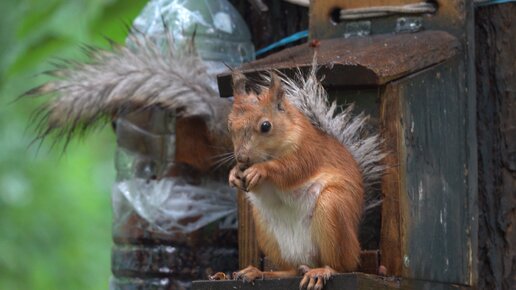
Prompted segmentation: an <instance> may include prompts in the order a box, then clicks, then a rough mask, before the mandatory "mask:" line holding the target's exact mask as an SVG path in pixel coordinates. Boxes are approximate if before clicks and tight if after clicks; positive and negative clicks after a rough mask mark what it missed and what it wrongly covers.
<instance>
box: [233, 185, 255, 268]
mask: <svg viewBox="0 0 516 290" xmlns="http://www.w3.org/2000/svg"><path fill="white" fill-rule="evenodd" d="M260 258H261V252H260V249H259V248H258V237H257V236H256V229H255V225H254V221H253V213H252V208H251V204H250V203H249V201H248V200H247V198H246V197H245V193H244V192H242V191H241V190H239V191H238V265H239V267H240V269H243V268H245V267H247V266H249V265H253V266H255V267H258V268H261V267H262V263H261V259H260ZM234 270H237V269H234Z"/></svg>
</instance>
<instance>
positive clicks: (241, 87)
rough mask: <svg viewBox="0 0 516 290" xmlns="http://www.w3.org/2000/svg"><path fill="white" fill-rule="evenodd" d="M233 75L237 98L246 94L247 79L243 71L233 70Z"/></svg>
mask: <svg viewBox="0 0 516 290" xmlns="http://www.w3.org/2000/svg"><path fill="white" fill-rule="evenodd" d="M231 76H232V78H233V96H235V98H236V97H237V96H242V95H246V94H247V91H246V89H245V86H246V82H247V79H246V77H245V75H244V74H243V73H242V72H239V71H233V74H232V75H231Z"/></svg>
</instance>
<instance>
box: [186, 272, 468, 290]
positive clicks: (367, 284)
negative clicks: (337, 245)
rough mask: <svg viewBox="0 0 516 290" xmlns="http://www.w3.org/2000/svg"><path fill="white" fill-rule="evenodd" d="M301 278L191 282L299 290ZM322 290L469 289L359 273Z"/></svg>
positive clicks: (202, 287)
mask: <svg viewBox="0 0 516 290" xmlns="http://www.w3.org/2000/svg"><path fill="white" fill-rule="evenodd" d="M300 280H301V278H289V279H271V280H258V281H255V282H254V283H244V282H242V281H194V282H193V285H192V286H193V287H192V290H255V289H268V290H290V289H292V290H299V282H300ZM324 289H325V290H379V289H385V290H391V289H392V290H394V289H398V290H400V289H401V290H405V289H406V290H409V289H410V290H413V289H432V290H448V289H449V290H462V289H470V288H469V287H467V286H463V285H458V284H442V283H435V282H428V281H418V280H410V279H398V278H390V277H387V278H383V277H378V276H374V275H367V274H361V273H350V274H339V275H337V276H335V277H333V278H332V279H330V280H329V281H328V282H327V284H326V286H325V287H324Z"/></svg>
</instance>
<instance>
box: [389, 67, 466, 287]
mask: <svg viewBox="0 0 516 290" xmlns="http://www.w3.org/2000/svg"><path fill="white" fill-rule="evenodd" d="M463 67H464V66H463V62H462V60H461V58H460V57H457V58H455V59H453V60H450V61H449V62H446V63H444V64H441V65H439V66H438V67H434V68H431V69H428V70H426V71H423V72H420V73H418V74H415V75H411V76H409V77H407V78H405V79H403V80H400V81H399V84H398V85H399V96H400V99H401V104H402V110H401V112H402V114H401V120H400V122H401V128H402V130H403V133H402V134H403V135H402V136H403V137H404V138H403V141H402V142H403V147H404V150H406V151H405V158H406V161H405V162H406V163H405V164H404V165H403V166H405V170H404V172H402V174H404V176H403V175H402V176H401V178H400V180H401V181H402V182H403V183H402V196H401V199H404V200H403V201H400V202H406V203H407V204H408V208H407V209H408V213H406V214H407V219H406V220H405V221H404V222H405V223H406V227H407V229H408V230H407V233H406V236H405V237H403V236H402V238H404V239H406V248H405V253H404V254H403V256H402V259H403V276H404V277H410V278H414V279H424V280H430V281H439V282H445V283H460V284H467V285H469V284H470V283H471V275H472V270H471V269H472V264H473V263H475V262H474V261H475V259H476V256H474V251H473V250H474V249H473V246H472V240H474V239H475V238H476V236H475V235H476V232H474V231H472V224H473V223H474V216H472V215H471V209H470V203H469V201H470V198H471V196H470V192H469V190H470V184H469V182H468V177H469V174H472V173H471V172H470V170H469V169H470V167H469V156H468V151H467V148H468V147H469V146H471V145H470V143H471V142H473V143H475V142H476V140H475V139H473V140H470V139H468V134H467V133H468V131H467V126H466V125H467V116H468V110H467V109H468V104H469V96H468V94H466V92H465V88H464V83H463V82H461V81H460V80H461V79H462V76H463V72H464V69H463ZM393 85H394V84H393ZM402 216H403V215H402Z"/></svg>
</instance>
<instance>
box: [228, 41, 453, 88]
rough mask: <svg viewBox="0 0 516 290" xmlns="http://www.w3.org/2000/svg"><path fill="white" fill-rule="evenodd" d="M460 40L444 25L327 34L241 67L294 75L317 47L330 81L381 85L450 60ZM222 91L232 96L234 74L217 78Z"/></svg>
mask: <svg viewBox="0 0 516 290" xmlns="http://www.w3.org/2000/svg"><path fill="white" fill-rule="evenodd" d="M459 50H460V43H459V42H458V41H457V39H456V38H455V37H453V36H452V35H450V34H448V33H446V32H442V31H425V32H420V33H418V34H398V35H377V36H371V37H363V38H354V39H328V40H322V41H321V42H320V43H319V44H318V45H317V48H316V49H315V48H314V47H310V46H309V45H306V44H303V45H298V46H295V47H291V48H287V49H284V50H282V51H281V52H279V53H276V54H273V55H270V56H268V57H266V58H263V59H260V60H257V61H253V62H250V63H246V64H244V65H242V66H241V67H240V68H239V70H241V71H242V72H243V73H245V74H250V75H251V77H253V74H257V73H259V72H264V71H269V70H271V69H278V70H281V71H284V72H285V73H287V75H293V74H294V73H296V72H297V68H301V69H304V70H308V69H310V68H311V67H312V63H313V58H314V53H317V64H318V65H319V66H320V69H319V71H318V73H319V74H320V75H324V76H325V78H324V79H323V85H325V86H378V85H383V84H386V83H387V82H389V81H392V80H395V79H398V78H401V77H403V76H406V75H408V74H410V73H414V72H417V71H419V70H422V69H424V68H426V67H429V66H432V65H435V64H437V63H439V62H442V61H445V60H447V59H449V58H450V57H453V56H454V55H456V54H457V53H458V52H459ZM218 84H219V91H220V95H221V96H223V97H226V96H231V95H232V91H231V75H230V74H229V73H225V74H221V75H219V78H218Z"/></svg>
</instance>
